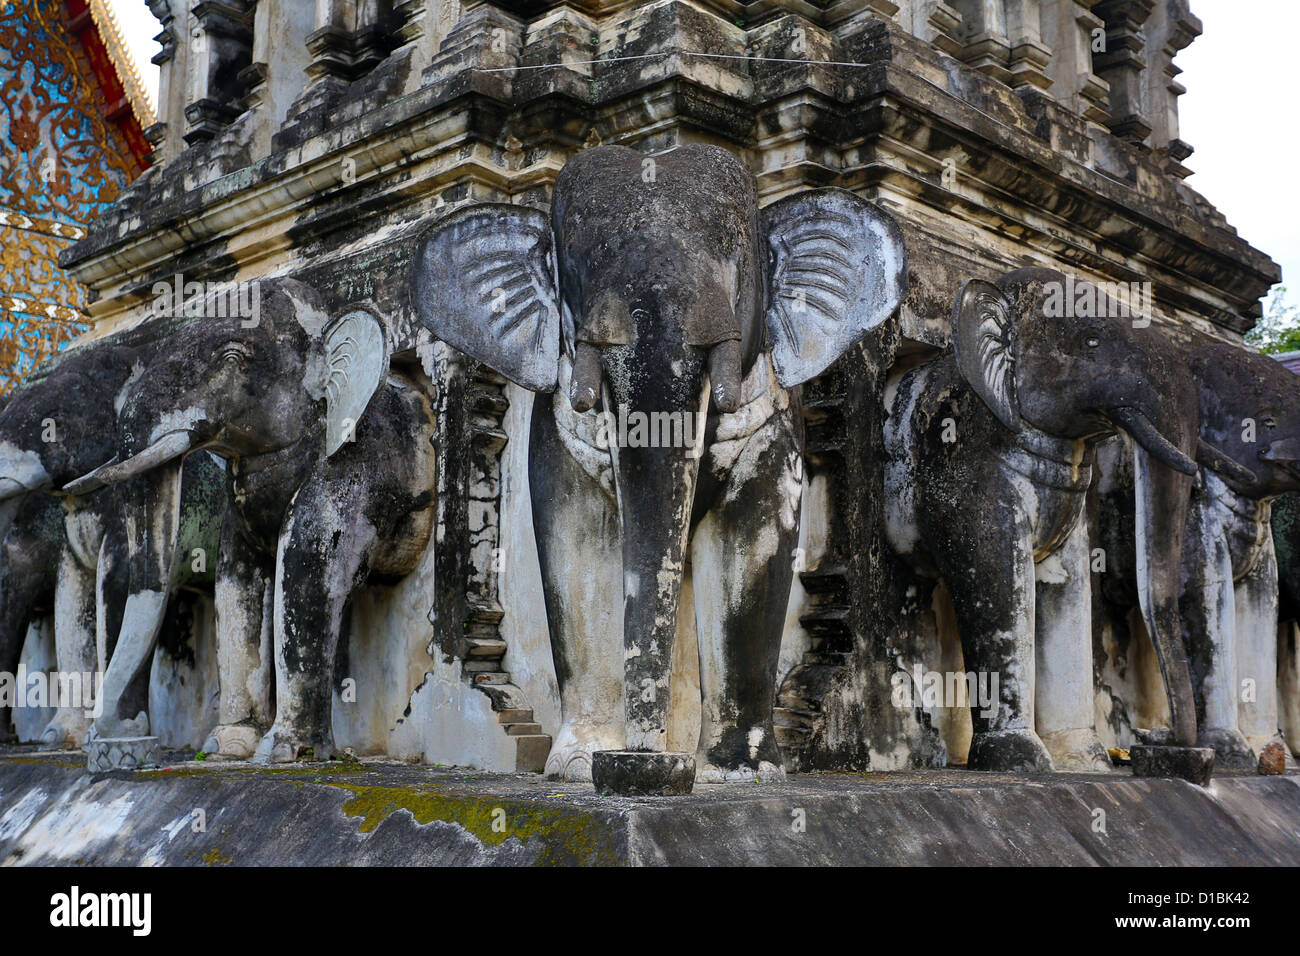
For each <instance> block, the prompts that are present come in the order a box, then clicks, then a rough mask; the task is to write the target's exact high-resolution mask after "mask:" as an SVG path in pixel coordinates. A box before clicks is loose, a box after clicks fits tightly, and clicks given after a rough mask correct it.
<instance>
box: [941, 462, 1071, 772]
mask: <svg viewBox="0 0 1300 956" xmlns="http://www.w3.org/2000/svg"><path fill="white" fill-rule="evenodd" d="M1009 492H1010V489H1009V488H998V489H989V494H988V495H986V497H994V501H993V502H990V503H989V504H990V506H989V508H988V514H987V515H986V516H982V518H981V519H979V520H972V519H971V518H970V516H964V520H963V517H959V516H957V515H953V514H930V515H923V516H922V517H923V525H924V528H925V530H926V532H927V537H928V538H929V540H931V541H932V542H934V544H933V552H934V556H935V562H936V564H937V565H938V568H939V572H940V574H941V575H942V577H943V579H944V581H945V583H946V584H947V585H948V593H949V594H950V595H951V597H952V606H953V614H954V616H955V617H956V620H957V631H958V633H959V634H960V635H961V646H962V657H963V659H964V661H965V665H966V670H967V672H968V673H970V672H973V673H974V676H975V682H974V683H975V687H976V688H977V689H978V690H980V691H981V692H980V693H979V694H977V697H978V698H980V699H976V700H972V701H971V705H970V707H971V723H972V725H973V727H974V733H973V735H972V737H971V745H970V755H969V756H968V758H967V763H966V765H967V766H968V767H969V768H970V769H972V770H997V771H1030V772H1035V771H1044V770H1051V769H1053V765H1052V758H1051V755H1050V754H1049V753H1048V751H1047V748H1046V747H1045V746H1044V745H1043V742H1042V740H1041V739H1039V737H1038V734H1037V733H1036V732H1035V730H1034V665H1035V659H1034V620H1035V613H1034V579H1035V573H1034V555H1033V548H1032V545H1031V541H1032V535H1031V532H1030V528H1029V525H1028V521H1027V518H1026V516H1025V514H1024V511H1023V506H1022V504H1021V502H1020V501H1019V499H1018V497H1017V496H1016V495H1014V494H1011V493H1009ZM932 500H933V499H932ZM968 686H969V682H968ZM994 687H996V691H995V690H994Z"/></svg>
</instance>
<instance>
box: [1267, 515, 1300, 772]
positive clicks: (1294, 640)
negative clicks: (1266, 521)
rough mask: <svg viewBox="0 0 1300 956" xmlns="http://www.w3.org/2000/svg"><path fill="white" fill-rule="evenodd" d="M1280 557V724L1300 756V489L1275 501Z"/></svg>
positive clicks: (1274, 529)
mask: <svg viewBox="0 0 1300 956" xmlns="http://www.w3.org/2000/svg"><path fill="white" fill-rule="evenodd" d="M1270 510H1271V512H1272V534H1273V549H1274V553H1275V555H1276V558H1277V585H1278V595H1277V618H1278V634H1277V650H1278V660H1277V695H1278V715H1279V723H1280V725H1281V727H1282V731H1283V733H1284V734H1285V735H1286V739H1287V743H1288V744H1289V745H1290V748H1291V753H1293V754H1297V755H1300V492H1291V493H1290V494H1285V495H1279V496H1278V497H1277V499H1275V500H1274V501H1273V503H1272V507H1271V509H1270Z"/></svg>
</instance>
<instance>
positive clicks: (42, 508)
mask: <svg viewBox="0 0 1300 956" xmlns="http://www.w3.org/2000/svg"><path fill="white" fill-rule="evenodd" d="M140 359H141V354H140V353H139V352H138V351H136V350H133V349H129V348H125V347H122V346H117V345H101V346H88V347H86V348H84V349H81V350H78V351H76V352H74V353H72V354H70V355H67V356H63V357H60V359H59V360H58V361H57V362H56V363H55V365H54V368H53V369H52V370H51V371H50V372H48V374H46V375H45V376H44V377H43V378H41V379H40V380H38V381H36V382H34V383H32V384H30V385H28V386H27V387H25V388H23V389H22V390H20V391H19V392H18V393H17V394H15V395H14V397H13V400H12V401H11V402H10V403H9V404H8V405H7V406H6V408H5V409H4V411H3V412H2V413H0V496H4V500H5V506H6V507H8V508H10V509H11V510H12V509H16V514H15V516H14V521H13V525H12V526H11V527H10V528H9V530H8V533H7V534H6V536H5V539H4V553H3V556H2V558H0V560H2V561H3V564H2V565H0V580H2V581H3V585H2V586H0V600H3V601H4V608H3V613H2V614H0V618H2V620H0V671H3V672H5V673H8V674H12V673H13V672H14V670H15V667H14V665H16V663H17V660H18V655H19V652H20V651H21V649H22V643H23V638H24V636H25V633H26V630H27V627H28V624H29V623H30V621H31V620H32V619H33V616H34V614H35V612H36V611H38V610H39V609H43V608H46V607H49V606H50V605H51V603H52V605H53V610H54V618H55V620H54V631H55V644H56V648H57V657H58V670H59V671H60V672H61V673H62V674H64V675H67V679H71V676H72V675H76V676H77V677H78V678H81V683H87V684H89V686H86V687H85V688H83V696H85V695H86V694H89V693H90V692H92V691H93V692H94V694H95V695H98V697H97V699H96V702H97V703H98V704H99V705H101V706H104V707H105V708H106V710H107V711H108V712H110V713H113V714H116V713H117V712H118V710H119V709H120V710H122V711H123V714H122V716H123V717H125V718H132V722H131V726H130V727H129V728H125V727H122V728H116V729H117V730H119V731H122V730H126V731H129V732H126V733H107V734H103V733H102V734H101V735H103V736H137V735H140V734H144V733H146V732H147V731H148V721H147V718H146V717H145V711H146V707H147V698H148V676H149V675H148V672H147V671H145V672H144V673H143V674H142V675H136V674H134V673H133V674H132V675H131V676H132V677H136V676H140V677H141V678H142V679H141V680H137V681H134V682H122V683H120V684H114V683H113V682H112V680H111V679H109V680H108V682H107V684H106V686H104V687H103V688H101V687H100V686H99V685H98V677H99V676H100V675H103V673H104V672H103V662H104V659H105V658H106V657H107V656H108V655H110V654H113V652H114V650H115V646H116V644H117V643H118V641H119V638H120V636H122V635H123V634H126V633H129V632H130V631H132V629H134V628H137V627H145V628H146V629H149V630H150V635H151V636H150V640H152V635H153V634H156V632H157V629H158V627H159V626H160V625H161V622H162V616H163V613H164V611H165V610H166V604H167V599H168V597H169V596H170V594H171V592H172V591H173V590H174V589H175V587H177V586H179V585H182V584H194V583H198V582H200V581H206V582H208V583H210V582H211V579H212V575H211V569H208V568H206V564H204V563H203V562H199V563H198V564H196V563H194V562H186V563H185V564H184V565H183V566H181V567H179V568H178V571H177V574H176V575H174V576H173V577H171V578H169V579H166V580H163V581H161V582H158V583H156V587H157V590H158V598H157V601H156V604H155V606H154V608H153V611H152V617H151V618H147V619H142V617H141V615H140V608H139V607H138V606H137V605H135V604H134V603H133V598H132V586H133V585H134V584H135V583H136V580H135V578H136V570H135V569H134V568H132V567H131V566H130V564H129V562H128V554H129V548H128V544H127V540H128V536H129V534H130V533H131V530H132V529H133V527H135V526H137V525H138V524H139V523H140V521H141V519H142V518H143V517H144V514H143V508H144V505H143V502H142V500H141V496H142V495H143V494H146V493H147V491H146V487H145V485H144V484H143V483H132V484H128V485H124V486H122V487H119V488H114V489H111V490H108V491H103V492H99V493H88V494H86V495H84V496H72V497H65V498H64V499H63V507H62V508H60V507H59V503H58V499H57V498H55V497H53V493H54V492H55V491H56V490H57V489H59V488H61V487H63V486H64V485H65V484H66V483H68V482H69V481H70V480H71V479H72V478H73V477H74V476H75V475H76V474H77V473H78V472H81V473H84V472H85V471H86V470H87V469H88V468H90V467H93V465H92V463H93V462H95V461H102V460H103V459H104V458H105V457H108V456H109V455H111V453H112V446H113V443H114V439H113V435H114V432H115V424H116V423H115V421H114V399H115V397H116V395H117V393H118V392H119V391H120V389H121V388H122V386H123V385H124V384H125V382H126V381H127V379H128V377H129V376H130V374H131V372H132V370H133V368H134V367H135V366H136V363H137V362H138V361H140ZM224 484H225V476H224V469H222V468H220V467H219V466H218V465H216V464H215V463H213V462H212V461H211V460H210V459H209V458H208V456H206V455H199V456H196V457H195V459H194V460H193V461H192V463H191V465H190V467H188V468H187V469H186V482H185V490H184V492H183V493H182V494H181V498H180V501H179V503H178V508H179V512H180V514H181V515H182V516H183V517H184V519H185V520H184V528H185V534H184V535H182V536H181V540H180V546H181V547H182V548H184V550H185V553H186V554H187V555H188V554H190V553H191V551H192V550H193V549H195V548H204V547H206V546H209V545H210V544H212V543H215V541H214V540H213V539H212V532H213V530H214V529H215V527H217V526H219V524H220V520H221V515H222V513H223V512H224V506H225V499H224ZM213 555H214V557H215V550H214V551H213ZM199 565H202V566H204V568H205V571H204V572H196V571H195V570H194V568H195V567H196V566H199ZM149 649H150V650H152V644H151V645H150V648H149ZM89 727H90V707H89V698H87V699H86V700H85V701H83V702H81V705H80V706H77V705H73V704H65V706H62V707H60V709H59V713H58V715H57V716H56V717H55V719H54V721H53V722H52V723H51V724H50V725H49V727H48V728H46V731H45V733H44V734H43V735H42V744H43V746H45V747H46V748H48V749H60V748H63V747H80V746H81V744H82V741H83V740H84V738H85V736H86V731H87V729H88V728H89ZM101 730H102V728H101Z"/></svg>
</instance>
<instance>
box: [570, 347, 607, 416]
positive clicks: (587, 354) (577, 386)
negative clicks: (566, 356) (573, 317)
mask: <svg viewBox="0 0 1300 956" xmlns="http://www.w3.org/2000/svg"><path fill="white" fill-rule="evenodd" d="M600 378H601V372H600V349H599V348H597V347H596V346H595V345H592V344H591V343H590V342H579V343H578V347H577V349H575V350H574V355H573V380H572V382H571V383H570V385H569V404H570V405H572V406H573V410H574V411H575V412H578V413H579V414H581V413H583V412H589V411H591V409H592V408H593V407H594V406H595V404H596V399H597V398H599V397H600Z"/></svg>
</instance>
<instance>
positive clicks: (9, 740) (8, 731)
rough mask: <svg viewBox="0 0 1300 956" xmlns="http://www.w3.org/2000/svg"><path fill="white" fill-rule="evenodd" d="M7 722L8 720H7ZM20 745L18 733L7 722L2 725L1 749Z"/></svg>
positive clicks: (0, 735)
mask: <svg viewBox="0 0 1300 956" xmlns="http://www.w3.org/2000/svg"><path fill="white" fill-rule="evenodd" d="M5 720H6V721H7V720H8V718H5ZM16 743H18V731H16V730H14V729H13V727H12V726H10V725H9V724H8V723H7V722H6V723H4V724H0V747H7V746H9V745H10V744H16Z"/></svg>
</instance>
